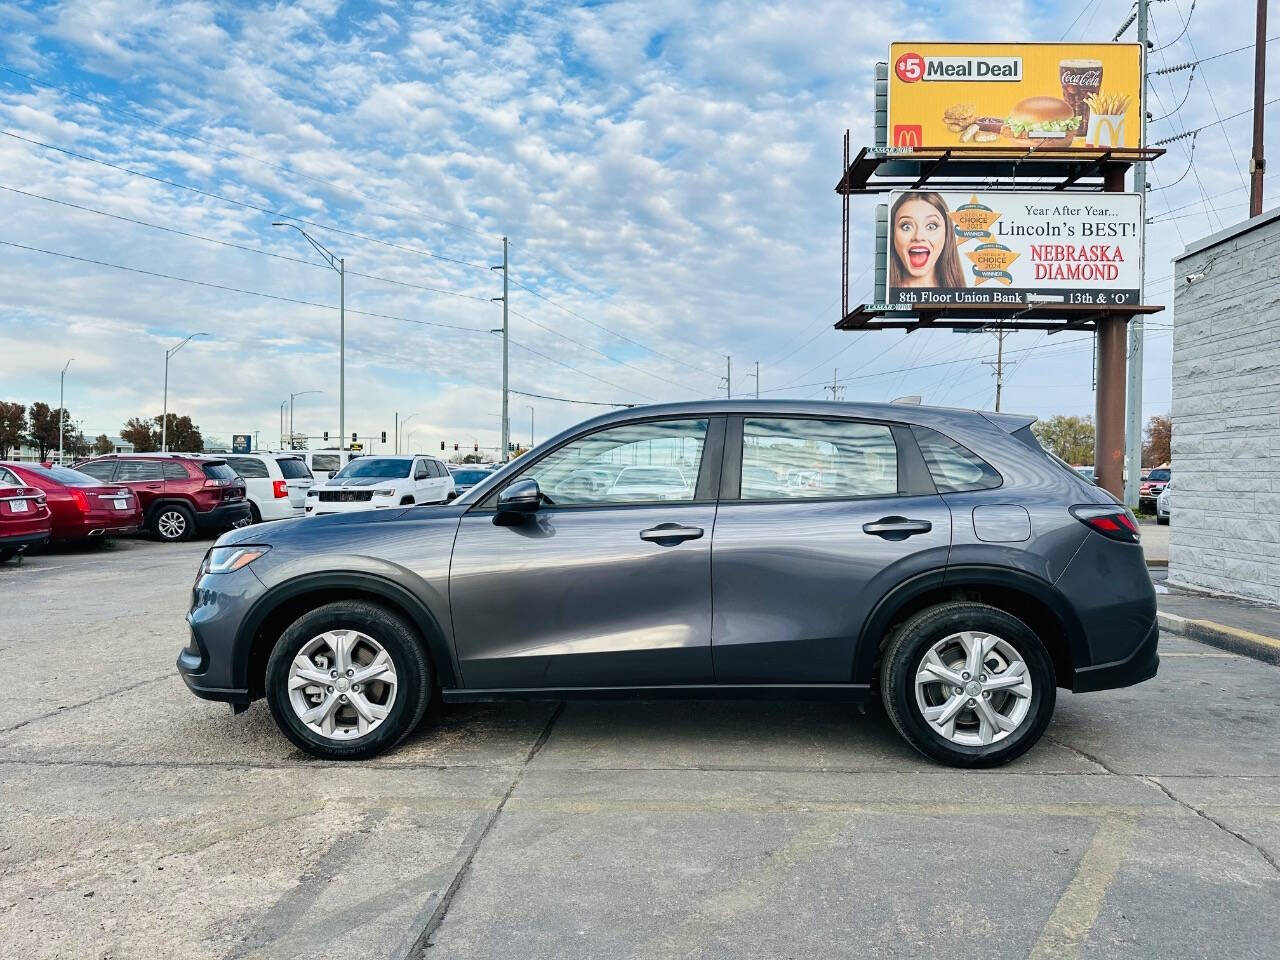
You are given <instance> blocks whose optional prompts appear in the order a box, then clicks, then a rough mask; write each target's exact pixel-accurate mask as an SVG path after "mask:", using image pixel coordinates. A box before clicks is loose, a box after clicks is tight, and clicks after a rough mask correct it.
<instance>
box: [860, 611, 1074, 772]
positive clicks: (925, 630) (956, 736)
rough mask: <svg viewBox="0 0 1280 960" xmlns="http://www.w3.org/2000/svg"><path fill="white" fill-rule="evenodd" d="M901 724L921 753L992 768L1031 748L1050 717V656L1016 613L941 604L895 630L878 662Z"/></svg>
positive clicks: (888, 701)
mask: <svg viewBox="0 0 1280 960" xmlns="http://www.w3.org/2000/svg"><path fill="white" fill-rule="evenodd" d="M880 692H881V695H882V696H883V698H884V704H885V709H886V711H887V712H888V714H889V718H890V720H892V721H893V725H894V726H895V727H897V729H898V732H899V733H901V734H902V736H903V737H905V738H906V740H907V742H908V743H910V744H911V745H912V746H913V747H915V748H916V749H917V750H919V751H920V752H921V753H923V754H925V755H926V756H929V757H932V758H933V759H935V760H939V761H941V762H942V763H946V764H949V765H951V766H956V767H993V766H997V765H999V764H1002V763H1007V762H1009V761H1010V760H1012V759H1014V758H1015V757H1018V756H1020V755H1022V754H1023V753H1024V752H1026V751H1027V750H1029V749H1030V748H1031V747H1032V746H1033V745H1034V744H1035V743H1036V741H1037V740H1039V739H1040V736H1041V734H1043V733H1044V731H1045V728H1046V727H1047V726H1048V725H1049V720H1050V718H1051V717H1052V716H1053V707H1054V702H1055V699H1056V695H1057V687H1056V680H1055V677H1054V672H1053V661H1052V659H1050V657H1049V652H1048V650H1046V649H1045V646H1044V643H1043V642H1042V641H1041V640H1040V638H1039V637H1038V636H1036V634H1035V632H1034V631H1032V630H1031V629H1030V628H1029V627H1028V626H1027V625H1026V624H1025V623H1023V622H1022V621H1021V620H1019V619H1018V618H1017V617H1014V616H1013V615H1011V614H1009V613H1006V612H1005V611H1004V610H1000V609H998V608H996V607H992V606H989V605H987V604H983V603H970V602H954V603H944V604H939V605H938V606H935V607H930V608H929V609H927V610H923V611H921V612H920V613H917V614H915V615H914V616H913V617H911V618H910V619H909V620H907V622H906V623H904V624H903V625H902V626H901V628H900V629H898V630H897V631H896V632H895V634H894V636H893V638H892V639H891V640H890V642H889V644H888V646H887V647H886V648H885V651H884V657H883V659H882V661H881V668H880Z"/></svg>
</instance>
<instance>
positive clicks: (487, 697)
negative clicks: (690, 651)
mask: <svg viewBox="0 0 1280 960" xmlns="http://www.w3.org/2000/svg"><path fill="white" fill-rule="evenodd" d="M440 693H441V696H442V697H443V699H444V702H445V703H493V702H495V701H499V700H834V701H845V702H851V703H862V702H865V701H867V700H869V699H871V697H872V692H871V687H870V685H868V684H865V683H708V684H678V685H671V686H647V687H514V688H507V689H488V690H469V689H463V688H453V689H448V688H446V689H444V690H441V691H440Z"/></svg>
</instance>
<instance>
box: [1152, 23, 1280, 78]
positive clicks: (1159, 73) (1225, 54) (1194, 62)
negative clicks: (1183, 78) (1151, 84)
mask: <svg viewBox="0 0 1280 960" xmlns="http://www.w3.org/2000/svg"><path fill="white" fill-rule="evenodd" d="M1184 32H1185V31H1184ZM1179 36H1181V34H1179ZM1276 40H1280V36H1276V37H1267V39H1266V41H1265V42H1266V43H1273V42H1274V41H1276ZM1166 46H1168V44H1166ZM1255 46H1257V44H1255V43H1246V44H1244V45H1243V46H1240V47H1233V48H1232V49H1230V50H1223V51H1222V52H1221V53H1215V54H1213V55H1212V56H1208V57H1200V58H1199V59H1198V60H1188V61H1186V62H1185V63H1177V64H1174V65H1173V66H1172V67H1161V68H1160V69H1159V70H1152V71H1150V76H1153V77H1159V76H1163V75H1164V74H1167V73H1178V72H1179V71H1182V70H1190V69H1191V68H1193V67H1197V66H1199V65H1200V64H1202V63H1208V62H1209V61H1210V60H1218V59H1220V58H1222V57H1229V56H1230V55H1231V54H1233V53H1240V52H1241V51H1244V50H1252V49H1253V48H1254V47H1255ZM1159 49H1160V50H1163V49H1164V47H1160V48H1159ZM1156 52H1157V53H1158V52H1159V50H1157V51H1156Z"/></svg>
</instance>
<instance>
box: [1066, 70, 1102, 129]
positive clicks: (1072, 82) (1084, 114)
mask: <svg viewBox="0 0 1280 960" xmlns="http://www.w3.org/2000/svg"><path fill="white" fill-rule="evenodd" d="M1058 79H1059V80H1060V81H1061V82H1062V99H1063V100H1065V101H1067V103H1069V104H1070V105H1071V109H1072V110H1073V111H1074V112H1075V115H1076V116H1078V117H1079V118H1080V126H1078V127H1077V128H1076V131H1075V133H1074V134H1073V135H1072V136H1076V137H1078V136H1081V135H1082V134H1083V133H1084V132H1085V131H1086V130H1088V129H1089V104H1087V103H1086V102H1085V99H1086V98H1087V97H1090V96H1092V95H1093V94H1095V93H1097V92H1098V91H1099V90H1101V89H1102V61H1101V60H1060V61H1058Z"/></svg>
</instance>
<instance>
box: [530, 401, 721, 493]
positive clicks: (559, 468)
mask: <svg viewBox="0 0 1280 960" xmlns="http://www.w3.org/2000/svg"><path fill="white" fill-rule="evenodd" d="M707 422H708V421H706V420H664V421H659V422H656V423H633V424H627V425H625V426H620V427H612V428H610V429H608V430H601V431H599V432H597V433H592V434H588V435H587V436H585V437H582V438H581V439H578V440H573V441H571V442H569V443H567V444H565V445H564V446H563V447H560V448H559V449H557V450H555V451H553V452H552V453H549V454H548V455H547V456H545V457H543V458H542V459H541V460H540V461H538V462H537V463H536V464H534V465H533V466H532V467H530V468H529V469H528V470H526V471H525V472H524V473H523V474H522V475H521V476H522V477H528V478H532V479H534V480H537V481H538V487H539V489H541V491H542V492H543V494H545V495H546V496H547V497H548V498H549V499H550V502H551V503H552V504H555V505H557V506H562V505H566V506H573V505H583V504H606V503H663V502H667V501H680V500H685V501H687V500H692V499H693V497H694V492H695V490H696V488H697V484H698V468H699V467H700V466H701V464H702V450H703V447H704V446H705V444H706V439H707Z"/></svg>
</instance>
